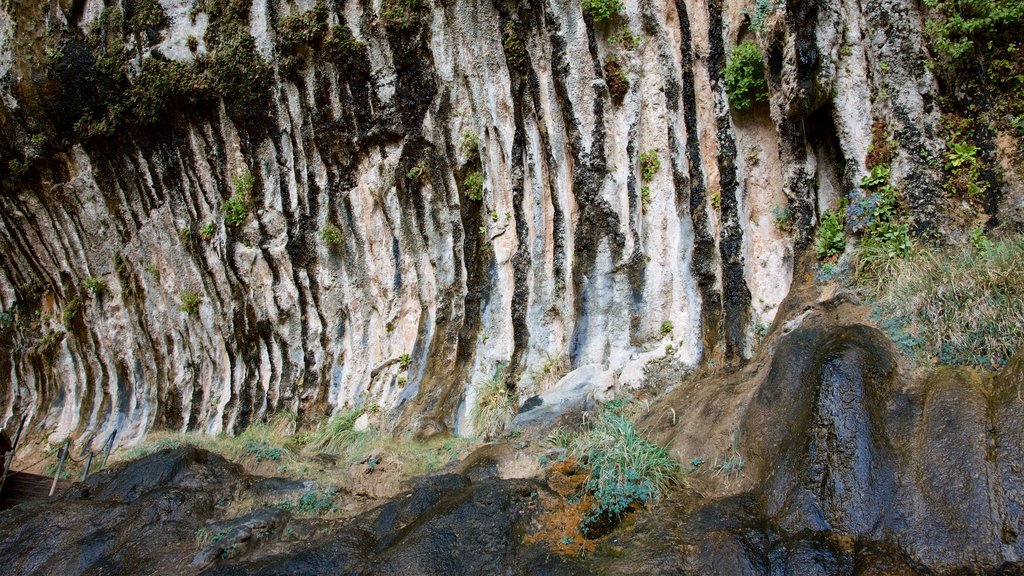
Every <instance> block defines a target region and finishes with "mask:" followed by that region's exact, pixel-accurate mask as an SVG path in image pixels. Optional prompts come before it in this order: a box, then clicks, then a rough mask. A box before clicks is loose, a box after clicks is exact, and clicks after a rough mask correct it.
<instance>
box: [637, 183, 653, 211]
mask: <svg viewBox="0 0 1024 576" xmlns="http://www.w3.org/2000/svg"><path fill="white" fill-rule="evenodd" d="M650 204H651V187H650V186H646V185H645V186H642V187H641V188H640V205H641V206H643V207H644V208H647V207H648V206H649V205H650Z"/></svg>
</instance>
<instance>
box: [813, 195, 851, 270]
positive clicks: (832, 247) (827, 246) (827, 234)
mask: <svg viewBox="0 0 1024 576" xmlns="http://www.w3.org/2000/svg"><path fill="white" fill-rule="evenodd" d="M845 248H846V202H845V199H844V200H840V202H839V205H838V206H836V209H835V210H826V211H825V212H824V213H823V214H822V215H821V222H820V223H819V224H818V238H817V240H815V242H814V250H815V251H816V252H817V253H818V258H820V259H822V260H827V259H829V258H834V257H837V256H839V255H840V254H842V253H843V250H844V249H845Z"/></svg>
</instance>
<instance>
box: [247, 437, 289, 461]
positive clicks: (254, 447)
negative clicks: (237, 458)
mask: <svg viewBox="0 0 1024 576" xmlns="http://www.w3.org/2000/svg"><path fill="white" fill-rule="evenodd" d="M245 452H246V453H247V454H250V455H252V456H253V457H254V458H255V459H256V461H257V462H264V461H266V462H277V461H279V460H280V459H281V456H282V454H283V453H284V451H283V450H282V449H281V448H280V447H279V446H271V445H270V443H268V442H266V441H265V440H247V441H246V442H245Z"/></svg>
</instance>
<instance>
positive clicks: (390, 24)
mask: <svg viewBox="0 0 1024 576" xmlns="http://www.w3.org/2000/svg"><path fill="white" fill-rule="evenodd" d="M419 10H420V2H419V0H384V2H383V3H382V4H381V19H382V20H383V21H384V26H385V27H386V28H388V29H389V30H393V31H395V32H408V31H410V30H411V29H413V28H415V27H416V25H417V24H419Z"/></svg>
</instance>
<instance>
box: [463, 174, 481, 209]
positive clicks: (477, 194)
mask: <svg viewBox="0 0 1024 576" xmlns="http://www.w3.org/2000/svg"><path fill="white" fill-rule="evenodd" d="M462 186H463V187H464V188H465V190H466V197H468V198H469V199H470V200H476V201H477V202H479V201H480V200H483V198H484V175H483V174H481V173H480V172H479V171H476V172H470V173H469V174H468V175H466V179H465V180H463V181H462Z"/></svg>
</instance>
